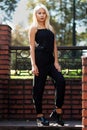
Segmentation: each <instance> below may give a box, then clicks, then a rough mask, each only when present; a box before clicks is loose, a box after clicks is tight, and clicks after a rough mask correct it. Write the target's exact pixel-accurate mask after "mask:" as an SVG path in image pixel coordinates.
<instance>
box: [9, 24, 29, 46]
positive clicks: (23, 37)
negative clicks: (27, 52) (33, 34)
mask: <svg viewBox="0 0 87 130" xmlns="http://www.w3.org/2000/svg"><path fill="white" fill-rule="evenodd" d="M11 43H12V46H29V42H28V30H24V29H23V27H22V26H21V25H17V26H16V27H15V30H14V31H13V33H12V42H11Z"/></svg>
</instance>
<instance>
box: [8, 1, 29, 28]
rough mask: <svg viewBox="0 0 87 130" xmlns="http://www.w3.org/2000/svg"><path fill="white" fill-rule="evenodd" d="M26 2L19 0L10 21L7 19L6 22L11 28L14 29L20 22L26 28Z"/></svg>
mask: <svg viewBox="0 0 87 130" xmlns="http://www.w3.org/2000/svg"><path fill="white" fill-rule="evenodd" d="M26 4H27V0H20V2H19V3H18V6H17V7H16V10H15V12H14V14H13V19H12V22H9V21H7V24H8V25H10V26H11V28H12V29H14V28H15V26H16V25H18V24H22V25H23V26H24V27H25V28H27V26H28V15H29V12H28V10H27V9H26V8H27V6H26Z"/></svg>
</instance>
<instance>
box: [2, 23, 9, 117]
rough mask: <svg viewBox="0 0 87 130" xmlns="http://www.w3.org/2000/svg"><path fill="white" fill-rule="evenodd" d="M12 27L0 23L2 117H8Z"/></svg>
mask: <svg viewBox="0 0 87 130" xmlns="http://www.w3.org/2000/svg"><path fill="white" fill-rule="evenodd" d="M10 43H11V28H10V27H9V26H8V25H2V24H1V25H0V118H3V119H4V118H5V119H6V118H8V108H9V106H8V97H9V96H8V91H9V89H8V88H9V78H10V50H9V46H10Z"/></svg>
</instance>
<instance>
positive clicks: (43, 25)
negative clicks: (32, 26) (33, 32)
mask: <svg viewBox="0 0 87 130" xmlns="http://www.w3.org/2000/svg"><path fill="white" fill-rule="evenodd" d="M38 28H46V27H45V24H43V23H39V24H38Z"/></svg>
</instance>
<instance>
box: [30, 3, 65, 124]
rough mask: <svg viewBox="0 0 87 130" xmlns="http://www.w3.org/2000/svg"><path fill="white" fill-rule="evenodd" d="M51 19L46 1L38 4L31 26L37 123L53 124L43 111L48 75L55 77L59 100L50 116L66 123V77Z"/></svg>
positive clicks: (58, 121)
mask: <svg viewBox="0 0 87 130" xmlns="http://www.w3.org/2000/svg"><path fill="white" fill-rule="evenodd" d="M49 19H50V16H49V12H48V10H47V8H46V7H45V6H44V5H43V4H39V5H37V6H36V7H35V9H34V12H33V23H32V25H31V27H30V29H29V42H30V54H31V64H32V72H33V74H34V84H33V99H34V102H35V108H36V113H37V124H38V125H49V121H48V120H47V119H46V118H45V117H44V115H43V113H42V97H43V91H44V86H45V81H46V78H47V75H49V76H50V77H52V79H53V80H54V86H55V90H56V103H55V109H54V110H53V112H52V113H51V115H50V117H51V118H53V119H54V120H55V121H56V122H57V123H58V124H60V125H62V126H63V125H64V122H63V120H62V116H61V115H62V105H63V102H64V93H65V80H64V77H63V75H62V74H61V72H60V71H61V68H60V65H59V63H58V54H57V46H56V40H55V33H54V30H53V27H52V26H51V25H50V22H49Z"/></svg>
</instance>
